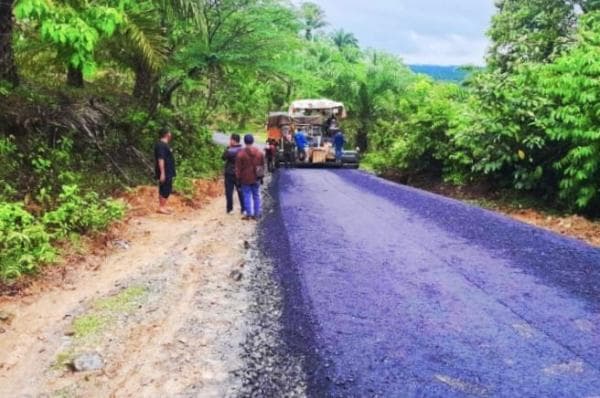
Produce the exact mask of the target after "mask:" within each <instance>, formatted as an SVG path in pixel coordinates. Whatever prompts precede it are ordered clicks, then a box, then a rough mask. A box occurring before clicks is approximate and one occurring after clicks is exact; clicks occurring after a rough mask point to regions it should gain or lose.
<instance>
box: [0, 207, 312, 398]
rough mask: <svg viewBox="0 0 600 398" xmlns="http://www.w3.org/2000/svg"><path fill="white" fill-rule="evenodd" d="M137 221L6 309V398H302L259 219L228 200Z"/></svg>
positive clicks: (2, 376)
mask: <svg viewBox="0 0 600 398" xmlns="http://www.w3.org/2000/svg"><path fill="white" fill-rule="evenodd" d="M175 202H176V203H178V202H177V201H175ZM136 205H137V206H138V207H139V203H137V204H136ZM138 210H140V209H139V208H138ZM140 214H143V215H140V216H136V217H133V218H132V219H130V220H129V222H128V225H127V226H126V227H125V228H124V230H123V232H122V234H121V236H120V237H119V238H118V239H117V240H116V241H115V242H113V243H114V247H115V248H116V249H115V251H113V252H112V253H109V254H107V255H106V256H105V257H103V258H100V259H98V258H94V259H93V262H94V266H91V267H88V266H85V265H83V264H81V265H80V266H78V267H74V269H72V271H70V272H69V273H68V275H66V278H65V282H64V283H62V284H61V287H54V288H51V289H44V291H41V292H38V293H32V294H30V295H25V297H16V298H12V299H11V298H6V297H5V298H4V299H3V301H2V302H0V311H2V313H3V314H4V315H8V316H4V318H5V319H4V321H2V322H0V326H1V327H2V334H1V335H0V397H28V396H31V397H37V396H48V397H54V396H56V397H160V396H169V397H173V396H178V397H188V396H189V397H224V396H265V394H267V393H268V395H270V396H276V395H277V396H281V395H286V396H303V395H304V389H305V382H304V380H303V377H304V376H303V373H302V362H301V361H300V360H296V359H294V358H293V357H290V356H288V355H287V352H286V349H285V347H283V346H282V345H281V339H280V338H279V333H280V329H279V328H280V326H279V321H278V320H279V316H280V314H281V299H280V294H279V288H278V286H277V284H276V283H274V281H273V278H272V264H271V263H270V262H269V261H267V260H266V259H265V258H264V257H262V255H261V254H260V252H259V250H258V249H257V243H256V228H257V225H256V223H248V222H243V221H242V220H241V219H240V217H239V216H238V215H237V214H236V215H225V212H224V199H223V198H222V197H218V198H216V199H214V200H212V201H211V202H209V203H208V204H207V206H206V207H205V208H203V209H201V210H194V211H186V210H185V209H184V208H183V207H181V206H178V211H177V212H176V213H175V214H174V215H173V216H160V215H146V214H147V212H143V211H141V212H140ZM81 261H83V262H85V261H87V260H86V259H82V260H81ZM90 261H92V259H90ZM31 290H35V289H31Z"/></svg>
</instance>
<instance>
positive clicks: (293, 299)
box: [257, 173, 331, 396]
mask: <svg viewBox="0 0 600 398" xmlns="http://www.w3.org/2000/svg"><path fill="white" fill-rule="evenodd" d="M280 178H281V173H275V174H273V177H272V179H271V182H270V183H269V185H268V187H267V189H266V191H267V193H268V195H270V196H271V197H272V198H273V199H274V200H270V201H269V202H268V204H267V209H266V210H267V211H266V212H265V213H264V217H263V218H262V219H261V222H260V224H259V227H258V239H257V243H258V247H259V249H260V251H261V254H262V255H263V256H264V257H265V258H268V259H269V260H270V261H272V263H273V273H274V275H273V277H274V279H275V282H276V283H277V284H278V285H279V287H280V289H281V295H282V313H281V327H282V329H281V333H282V336H281V338H282V340H283V342H284V345H285V348H286V350H289V354H290V355H292V356H294V357H299V358H301V360H302V367H303V371H304V373H305V377H306V381H307V386H306V387H307V390H306V393H307V395H308V396H323V394H324V392H326V391H329V390H330V385H331V381H330V378H329V377H328V376H327V373H328V372H327V368H328V367H329V366H328V365H327V362H326V360H325V358H324V357H323V355H322V353H321V352H320V351H319V348H318V345H317V343H316V328H317V325H316V322H315V321H314V319H312V318H311V316H310V314H311V304H310V302H309V301H308V299H307V297H305V295H304V294H303V292H302V281H301V279H300V270H299V269H298V264H296V263H295V262H294V261H293V260H292V258H291V256H290V241H289V235H288V231H287V228H286V226H285V222H284V219H283V214H282V209H281V204H280V201H279V200H278V197H279V194H278V192H279V186H280Z"/></svg>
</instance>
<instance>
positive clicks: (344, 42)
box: [332, 29, 358, 50]
mask: <svg viewBox="0 0 600 398" xmlns="http://www.w3.org/2000/svg"><path fill="white" fill-rule="evenodd" d="M332 39H333V43H334V44H335V45H336V47H337V48H339V49H340V50H341V49H342V48H344V47H354V48H358V39H357V38H356V36H354V34H353V33H350V32H346V31H345V30H344V29H340V30H337V31H335V32H334V33H333V35H332Z"/></svg>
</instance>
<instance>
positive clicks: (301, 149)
mask: <svg viewBox="0 0 600 398" xmlns="http://www.w3.org/2000/svg"><path fill="white" fill-rule="evenodd" d="M294 141H295V142H296V151H297V152H298V160H299V161H300V162H305V161H306V145H307V140H306V133H305V132H304V130H302V129H301V128H297V129H296V134H295V135H294Z"/></svg>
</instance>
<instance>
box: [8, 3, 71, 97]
mask: <svg viewBox="0 0 600 398" xmlns="http://www.w3.org/2000/svg"><path fill="white" fill-rule="evenodd" d="M0 1H2V0H0ZM67 85H68V86H71V87H76V88H83V71H82V70H81V69H79V68H75V67H73V66H71V65H69V67H68V69H67Z"/></svg>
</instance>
